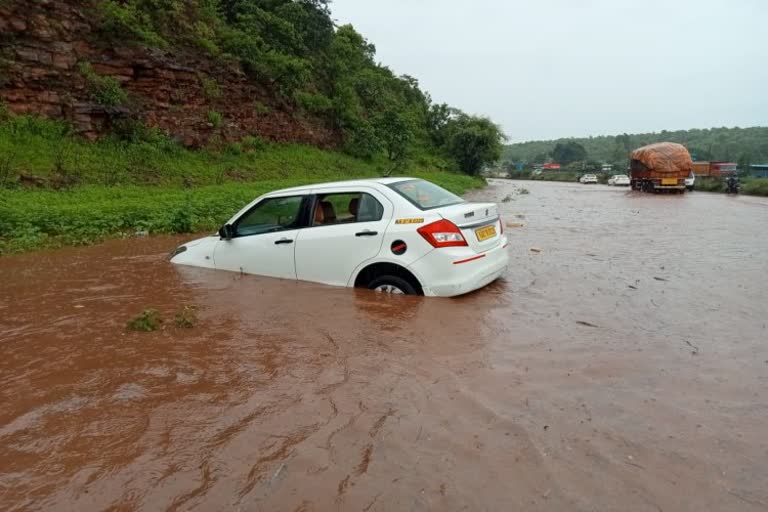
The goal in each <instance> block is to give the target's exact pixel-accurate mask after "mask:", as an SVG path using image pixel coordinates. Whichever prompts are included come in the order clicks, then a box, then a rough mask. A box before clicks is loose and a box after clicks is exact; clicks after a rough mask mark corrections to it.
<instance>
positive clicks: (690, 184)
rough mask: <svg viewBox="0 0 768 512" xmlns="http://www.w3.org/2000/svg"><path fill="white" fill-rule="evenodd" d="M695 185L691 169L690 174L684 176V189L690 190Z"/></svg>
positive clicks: (694, 177)
mask: <svg viewBox="0 0 768 512" xmlns="http://www.w3.org/2000/svg"><path fill="white" fill-rule="evenodd" d="M695 186H696V175H695V174H693V171H691V174H689V175H688V177H687V178H685V188H686V190H688V191H691V190H693V187H695Z"/></svg>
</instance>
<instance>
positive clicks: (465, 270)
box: [409, 236, 509, 297]
mask: <svg viewBox="0 0 768 512" xmlns="http://www.w3.org/2000/svg"><path fill="white" fill-rule="evenodd" d="M507 245H508V243H507V237H505V236H502V238H501V241H500V243H499V245H497V246H496V247H494V248H493V249H491V250H489V251H487V252H484V253H476V252H474V251H473V250H471V249H469V248H467V247H446V248H443V249H435V250H434V251H431V252H430V253H429V254H427V255H426V256H424V257H423V258H421V259H419V260H418V261H416V262H414V263H413V264H411V265H410V267H409V269H410V270H411V271H412V272H413V273H414V274H415V275H416V277H417V278H418V279H419V281H420V282H421V284H422V288H423V289H424V295H427V296H432V297H455V296H456V295H463V294H465V293H469V292H471V291H474V290H477V289H480V288H482V287H484V286H486V285H488V284H490V283H492V282H493V281H495V280H496V279H498V278H499V277H501V275H502V274H503V273H504V272H505V271H506V269H507V265H508V264H509V255H508V253H507Z"/></svg>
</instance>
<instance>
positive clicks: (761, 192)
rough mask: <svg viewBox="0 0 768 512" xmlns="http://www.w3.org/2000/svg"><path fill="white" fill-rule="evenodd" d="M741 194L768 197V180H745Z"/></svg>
mask: <svg viewBox="0 0 768 512" xmlns="http://www.w3.org/2000/svg"><path fill="white" fill-rule="evenodd" d="M741 192H742V193H744V194H750V195H753V196H768V178H748V179H745V180H744V183H743V184H742V186H741Z"/></svg>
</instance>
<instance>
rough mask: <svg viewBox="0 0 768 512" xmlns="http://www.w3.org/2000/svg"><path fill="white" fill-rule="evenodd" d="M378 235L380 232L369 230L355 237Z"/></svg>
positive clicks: (356, 234)
mask: <svg viewBox="0 0 768 512" xmlns="http://www.w3.org/2000/svg"><path fill="white" fill-rule="evenodd" d="M378 234H379V232H378V231H368V230H365V231H361V232H359V233H355V236H376V235H378Z"/></svg>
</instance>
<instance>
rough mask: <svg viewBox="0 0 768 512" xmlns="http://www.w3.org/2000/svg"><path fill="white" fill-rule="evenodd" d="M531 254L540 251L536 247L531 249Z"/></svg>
mask: <svg viewBox="0 0 768 512" xmlns="http://www.w3.org/2000/svg"><path fill="white" fill-rule="evenodd" d="M531 252H541V249H539V248H538V247H531Z"/></svg>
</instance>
